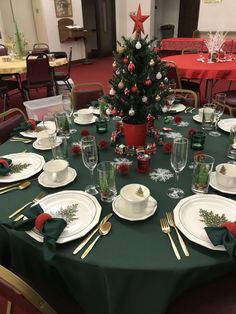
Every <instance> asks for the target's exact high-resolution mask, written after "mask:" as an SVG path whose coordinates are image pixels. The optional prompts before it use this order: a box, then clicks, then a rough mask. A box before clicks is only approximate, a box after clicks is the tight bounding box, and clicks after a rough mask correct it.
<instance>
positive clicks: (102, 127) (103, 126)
mask: <svg viewBox="0 0 236 314" xmlns="http://www.w3.org/2000/svg"><path fill="white" fill-rule="evenodd" d="M96 129H97V133H100V134H101V133H106V132H107V119H106V118H104V117H98V118H97V120H96Z"/></svg>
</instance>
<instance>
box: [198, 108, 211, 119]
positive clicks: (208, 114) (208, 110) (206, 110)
mask: <svg viewBox="0 0 236 314" xmlns="http://www.w3.org/2000/svg"><path fill="white" fill-rule="evenodd" d="M203 110H204V114H205V119H206V121H210V119H211V117H212V115H213V114H214V111H215V110H214V108H212V107H203V108H200V109H199V110H198V115H199V118H200V120H201V121H202V118H203Z"/></svg>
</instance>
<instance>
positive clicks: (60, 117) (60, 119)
mask: <svg viewBox="0 0 236 314" xmlns="http://www.w3.org/2000/svg"><path fill="white" fill-rule="evenodd" d="M55 123H56V126H57V131H58V132H59V135H60V136H65V137H66V138H69V137H70V122H69V120H68V115H67V113H66V112H65V111H63V112H59V113H56V114H55Z"/></svg>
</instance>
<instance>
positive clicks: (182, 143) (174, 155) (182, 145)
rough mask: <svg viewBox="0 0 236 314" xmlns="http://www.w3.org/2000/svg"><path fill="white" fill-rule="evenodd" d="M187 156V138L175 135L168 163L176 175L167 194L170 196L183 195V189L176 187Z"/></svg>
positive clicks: (177, 197) (178, 196)
mask: <svg viewBox="0 0 236 314" xmlns="http://www.w3.org/2000/svg"><path fill="white" fill-rule="evenodd" d="M187 157H188V139H187V138H185V137H177V138H175V139H174V140H173V146H172V151H171V157H170V163H171V167H172V168H173V170H174V172H175V176H176V187H171V188H169V189H168V191H167V195H168V196H169V197H171V198H175V199H179V198H182V197H184V191H183V190H182V189H180V188H179V187H178V182H179V174H180V172H181V171H182V170H183V169H184V168H185V166H186V163H187Z"/></svg>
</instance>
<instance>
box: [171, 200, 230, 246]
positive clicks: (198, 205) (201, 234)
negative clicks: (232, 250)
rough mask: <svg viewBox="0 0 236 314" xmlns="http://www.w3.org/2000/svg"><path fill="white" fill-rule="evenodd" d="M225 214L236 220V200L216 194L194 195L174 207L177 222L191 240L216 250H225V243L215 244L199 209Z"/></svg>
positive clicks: (227, 217) (228, 217)
mask: <svg viewBox="0 0 236 314" xmlns="http://www.w3.org/2000/svg"><path fill="white" fill-rule="evenodd" d="M200 209H203V210H207V211H209V212H210V211H212V212H213V213H214V214H219V215H222V214H225V216H226V219H227V220H229V221H236V202H235V201H233V200H231V199H229V198H226V197H222V196H219V195H216V194H205V195H193V196H189V197H186V198H184V199H182V200H181V201H180V202H179V203H178V204H177V206H176V207H175V209H174V218H175V223H176V225H177V227H178V228H179V230H180V231H181V232H182V233H183V234H184V235H185V236H186V237H187V238H188V239H189V240H191V241H193V242H195V243H197V244H200V245H202V246H204V247H206V248H209V249H211V250H216V251H225V248H224V246H223V245H217V246H214V245H213V244H212V243H211V241H210V239H209V238H208V236H207V233H206V231H205V229H204V227H206V226H205V224H204V222H202V221H201V220H202V217H201V216H200V213H199V210H200Z"/></svg>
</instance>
